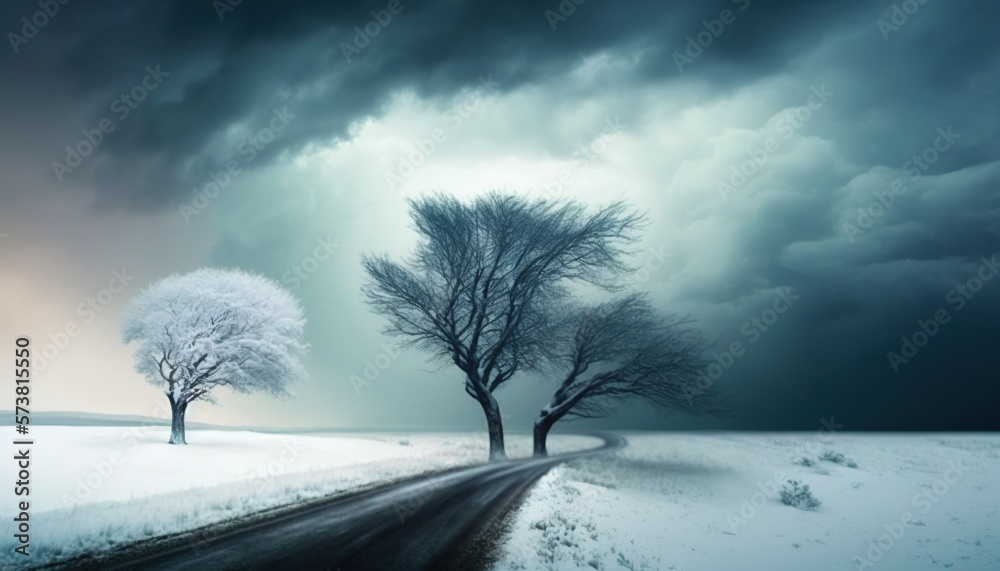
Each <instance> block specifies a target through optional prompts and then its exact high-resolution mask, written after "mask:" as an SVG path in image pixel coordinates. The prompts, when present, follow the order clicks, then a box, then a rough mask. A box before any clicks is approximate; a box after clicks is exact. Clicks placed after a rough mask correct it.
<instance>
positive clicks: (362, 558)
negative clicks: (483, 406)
mask: <svg viewBox="0 0 1000 571" xmlns="http://www.w3.org/2000/svg"><path fill="white" fill-rule="evenodd" d="M590 435H592V436H597V437H599V438H603V439H604V445H603V446H601V447H598V448H594V449H589V450H582V451H578V452H572V453H569V454H561V455H557V456H551V457H548V458H540V459H527V460H514V461H510V462H505V463H500V464H487V465H483V466H475V467H472V468H466V469H461V470H456V471H451V472H447V473H442V474H436V475H430V476H425V477H422V478H418V479H414V480H409V481H405V482H400V483H397V484H393V485H390V486H387V487H383V488H380V489H375V490H370V491H366V492H361V493H359V494H354V495H351V496H346V497H341V498H336V499H334V500H331V501H329V502H326V503H323V504H320V505H314V506H310V507H306V508H303V509H301V510H296V511H293V512H290V513H285V514H282V515H281V516H279V517H276V518H273V519H269V520H266V521H262V522H257V523H253V524H249V525H246V526H243V527H239V528H236V529H232V530H229V531H227V532H225V533H223V534H221V535H219V536H217V537H213V538H210V539H207V540H201V541H199V542H197V544H191V543H186V544H183V545H180V546H176V547H173V548H170V549H166V550H162V551H158V552H154V553H151V554H147V555H146V556H144V557H142V558H141V559H132V560H131V561H129V562H128V563H118V564H115V563H114V562H113V560H110V561H109V560H105V561H104V562H102V563H101V565H100V567H101V568H102V569H142V570H146V569H155V570H182V569H197V570H199V571H213V570H221V569H240V570H254V569H259V570H268V571H270V570H279V569H294V570H296V571H311V570H340V571H351V570H355V569H357V570H366V571H378V570H381V569H387V570H389V569H391V570H402V569H435V570H442V571H445V570H448V569H473V568H476V567H479V566H482V565H483V563H484V559H485V554H484V553H483V551H482V550H481V549H479V547H476V548H472V549H470V547H471V546H470V538H474V537H477V536H480V535H481V534H483V533H484V532H485V530H487V529H488V528H489V527H490V524H491V523H494V520H495V519H496V518H497V516H498V515H499V514H502V513H504V512H505V511H506V510H507V509H508V508H509V507H510V506H511V505H512V504H513V502H514V501H516V500H517V499H518V498H519V497H520V496H521V495H522V494H523V493H524V492H525V490H527V489H528V488H529V487H531V485H532V484H534V483H535V481H536V480H538V478H540V477H542V476H543V475H544V474H545V473H546V472H547V471H548V470H549V469H551V468H552V467H553V466H555V465H557V464H559V463H561V462H565V461H567V460H574V459H577V458H582V457H586V456H591V455H594V454H602V453H605V452H608V451H611V450H617V449H619V448H622V447H624V446H625V439H624V438H622V437H620V436H617V435H614V434H607V433H590ZM125 553H127V552H123V553H122V554H121V555H122V556H124V555H125Z"/></svg>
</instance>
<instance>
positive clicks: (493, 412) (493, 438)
mask: <svg viewBox="0 0 1000 571" xmlns="http://www.w3.org/2000/svg"><path fill="white" fill-rule="evenodd" d="M480 404H482V405H483V412H485V413H486V428H487V429H488V430H489V433H490V462H503V461H504V460H506V459H507V451H506V449H505V448H504V444H503V419H502V418H501V417H500V405H499V404H498V403H497V400H496V399H495V398H493V395H487V400H486V402H482V403H480Z"/></svg>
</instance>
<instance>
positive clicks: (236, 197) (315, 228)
mask: <svg viewBox="0 0 1000 571" xmlns="http://www.w3.org/2000/svg"><path fill="white" fill-rule="evenodd" d="M95 4H96V5H95ZM348 4H349V5H348ZM685 4H686V3H663V2H658V1H632V2H608V1H604V0H586V1H582V0H577V2H571V1H570V0H564V1H563V2H561V3H560V2H557V1H555V0H552V1H550V2H519V1H511V2H463V1H461V0H444V1H439V2H420V1H418V2H411V1H409V0H398V1H397V0H392V1H377V2H365V3H337V2H321V1H302V2H295V3H279V2H263V1H252V0H244V1H243V2H241V3H238V2H236V1H235V0H217V1H215V2H211V1H209V0H204V1H200V2H180V1H179V0H175V1H165V2H124V1H107V2H101V3H87V4H85V3H83V2H82V1H80V0H76V1H67V2H66V3H65V4H64V3H62V2H60V1H58V0H49V1H48V2H46V1H45V0H43V1H42V2H37V1H36V2H30V1H13V2H5V3H4V4H3V6H2V7H0V28H2V29H3V31H4V32H5V34H6V45H4V46H2V48H0V70H2V71H0V73H2V79H0V82H2V83H0V85H2V89H0V120H2V124H3V126H4V128H3V133H4V136H3V137H0V171H2V173H3V176H2V177H0V264H2V269H0V294H2V300H3V301H2V303H0V332H2V335H0V340H6V342H7V343H9V344H11V345H12V344H13V341H14V338H15V336H17V335H24V334H27V335H29V336H31V337H32V339H33V342H34V344H35V346H36V348H37V349H38V350H39V351H41V352H42V354H43V359H44V362H43V363H40V364H39V363H36V365H40V366H39V367H38V371H37V376H36V383H35V385H34V393H33V395H34V396H33V403H32V405H33V408H34V409H35V410H52V411H55V410H76V411H88V412H105V413H120V414H143V415H158V416H163V415H164V414H165V412H164V410H163V409H162V405H164V404H165V398H164V397H163V395H162V393H160V392H159V391H158V390H157V389H155V388H154V387H152V386H150V385H148V384H147V383H145V382H144V381H143V380H142V378H141V377H140V376H139V375H138V374H137V373H135V372H134V370H133V366H132V360H131V349H130V348H129V347H126V346H124V345H123V344H122V343H121V341H120V334H119V328H120V324H121V313H122V309H123V307H124V305H125V304H126V303H127V302H128V300H129V298H131V297H132V296H134V295H135V294H137V293H138V292H139V291H140V290H141V289H142V288H143V287H144V286H145V285H147V284H149V283H151V282H152V281H155V280H157V279H159V278H162V277H164V276H167V275H170V274H172V273H175V272H187V271H191V270H194V269H196V268H199V267H202V266H222V267H240V268H243V269H247V270H252V271H255V272H259V273H262V274H265V275H267V276H270V277H272V278H274V279H275V280H277V281H279V282H282V283H283V284H284V285H286V286H288V287H289V288H291V289H293V290H294V292H295V293H296V295H298V296H299V297H300V299H301V301H302V304H303V307H304V309H305V312H306V315H307V317H308V319H309V323H308V326H307V331H306V333H307V341H308V342H309V343H310V344H311V347H312V348H311V353H310V355H309V357H308V358H307V363H306V365H307V368H308V370H309V374H310V377H309V378H308V379H307V380H304V381H302V382H300V383H298V385H297V387H296V392H297V395H298V398H297V399H296V400H288V401H281V400H274V399H271V398H268V397H265V396H238V395H229V394H222V395H221V398H220V405H219V406H211V405H208V404H198V405H195V406H194V407H193V408H192V409H191V410H190V411H189V412H188V419H189V420H192V421H201V422H217V423H231V424H243V425H247V424H249V425H269V426H346V427H376V426H377V427H387V426H393V427H396V426H398V427H416V428H431V429H435V428H440V429H452V428H476V427H479V426H481V425H482V413H481V410H480V408H479V406H478V404H477V403H475V402H474V401H473V400H472V399H470V398H469V397H468V396H467V395H465V393H464V392H463V391H462V389H461V377H460V375H459V373H458V372H457V370H454V369H452V368H447V367H445V368H441V367H439V366H437V365H436V364H433V363H429V362H427V361H426V359H425V357H424V355H421V354H420V353H417V352H414V351H403V352H401V353H400V354H398V355H397V354H396V352H395V350H394V349H393V348H392V347H393V346H392V345H391V344H390V345H385V346H383V343H387V342H388V341H389V340H387V339H386V338H384V337H383V336H382V335H381V334H380V327H381V325H382V322H381V320H380V319H379V318H378V317H377V316H374V315H372V314H370V313H369V311H368V310H367V308H366V307H365V306H364V304H363V303H362V300H361V295H360V291H359V288H360V285H361V280H362V277H361V273H360V264H359V259H360V256H361V254H362V253H366V252H387V253H389V254H391V255H394V256H401V255H404V254H406V253H407V252H408V251H409V250H410V248H411V247H412V245H413V243H414V240H415V234H414V232H413V231H412V229H411V228H410V226H409V224H408V217H407V207H406V199H407V198H410V197H416V196H421V195H424V194H426V193H429V192H438V191H439V192H444V193H448V194H452V195H456V196H459V197H472V196H476V195H478V194H481V193H484V192H487V191H489V190H491V189H503V190H506V191H510V192H518V193H524V194H526V195H528V196H537V197H546V198H571V199H575V200H580V201H583V202H585V203H587V204H589V205H592V206H593V207H594V208H597V207H599V206H600V205H601V204H606V203H608V202H610V201H614V200H625V201H628V202H629V203H631V204H633V205H635V206H636V207H637V208H639V209H641V210H643V211H645V212H646V213H647V215H648V218H649V226H648V227H647V228H646V230H645V232H644V235H643V241H642V244H641V245H640V253H639V254H638V255H637V256H636V258H635V259H634V260H632V261H633V263H634V265H635V267H636V268H637V269H636V271H635V272H633V273H632V274H630V275H627V276H624V277H623V278H624V279H625V280H626V282H627V283H628V284H629V287H632V288H637V289H640V290H643V291H647V292H649V295H650V296H651V299H652V300H653V301H654V303H655V304H656V306H657V307H659V308H660V309H662V310H663V311H667V312H677V313H685V314H689V315H690V316H691V317H692V318H694V319H695V320H696V324H697V327H698V328H699V329H700V330H702V331H703V332H704V333H705V334H706V335H707V336H708V337H710V338H711V339H713V340H714V341H715V342H716V355H715V362H716V365H715V366H714V368H709V369H708V370H707V371H706V374H707V375H710V376H711V382H712V383H713V384H714V385H716V386H718V387H719V389H720V390H722V391H723V392H724V393H725V394H726V395H728V396H729V397H730V399H731V406H732V408H733V410H734V416H733V417H732V418H731V419H729V420H725V421H705V420H702V419H692V418H685V417H669V418H663V417H661V416H658V415H656V414H653V413H651V412H649V411H645V410H643V409H635V410H628V411H625V412H623V413H621V414H619V415H618V416H616V417H614V418H612V419H610V420H608V421H604V422H598V423H596V425H600V426H611V427H618V428H644V429H652V428H712V427H717V428H727V429H797V430H814V429H819V428H820V427H821V426H823V425H822V423H821V419H827V420H829V419H831V418H832V419H834V421H835V422H836V423H837V424H838V425H842V427H843V428H842V429H843V430H947V429H974V430H995V429H998V428H1000V416H998V415H997V414H996V406H997V404H996V403H997V402H998V400H1000V384H998V379H1000V375H998V372H997V365H996V355H997V354H998V349H997V347H998V342H1000V328H998V325H997V324H998V317H1000V279H997V278H998V277H1000V276H998V273H1000V267H998V265H997V254H998V252H1000V160H998V159H1000V137H998V135H1000V41H998V39H997V34H996V30H995V26H996V21H997V17H998V14H1000V8H997V7H996V6H995V5H994V4H992V3H989V2H985V1H978V2H977V1H971V0H955V1H950V2H945V1H944V0H927V1H926V2H918V1H917V0H906V1H903V2H900V1H897V2H896V3H895V4H893V3H892V2H889V1H884V2H868V1H865V2H862V1H857V0H844V1H842V2H836V3H805V2H792V1H778V0H774V1H770V2H768V1H765V0H733V1H730V0H719V1H715V2H698V3H687V4H690V5H685ZM46 10H47V12H46ZM0 342H2V341H0ZM734 344H737V345H734ZM734 349H735V350H734ZM387 351H388V352H389V353H391V354H392V355H391V356H389V355H386V354H385V353H386V352H387ZM2 353H3V354H4V357H3V360H2V362H4V363H6V365H4V368H5V369H8V370H9V369H10V368H11V367H12V366H13V363H12V362H11V360H10V354H11V352H10V351H2ZM45 356H48V357H49V358H45ZM376 363H377V365H376ZM366 375H367V381H368V383H367V384H366V385H365V386H363V387H357V388H356V385H357V383H352V381H351V378H352V376H354V377H355V378H365V377H366ZM551 390H552V387H551V385H550V384H549V383H548V382H547V381H546V379H544V378H538V377H531V376H526V377H524V378H522V379H520V380H519V381H517V382H512V383H511V384H510V387H509V388H507V389H505V390H504V392H503V393H501V394H500V395H498V398H499V400H500V403H501V407H502V409H503V412H504V415H505V416H506V417H507V425H508V428H509V429H511V430H518V429H520V430H524V429H527V428H528V427H529V426H530V423H531V421H532V419H533V417H534V416H535V415H536V414H537V411H538V410H539V408H540V407H541V406H542V405H543V404H544V402H545V401H546V398H547V396H548V394H549V393H550V392H551ZM0 408H5V407H3V406H2V405H0Z"/></svg>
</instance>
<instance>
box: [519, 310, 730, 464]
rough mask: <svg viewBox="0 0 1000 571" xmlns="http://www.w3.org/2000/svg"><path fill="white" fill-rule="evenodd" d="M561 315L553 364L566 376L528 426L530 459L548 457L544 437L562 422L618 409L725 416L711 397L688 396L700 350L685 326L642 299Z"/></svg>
mask: <svg viewBox="0 0 1000 571" xmlns="http://www.w3.org/2000/svg"><path fill="white" fill-rule="evenodd" d="M562 313H563V316H562V317H560V318H558V319H555V318H554V319H555V320H556V321H560V322H561V323H562V326H561V327H560V328H559V329H560V331H561V332H562V333H561V334H560V335H558V336H557V338H555V339H554V343H557V344H558V345H559V346H560V349H558V350H557V351H556V353H557V356H556V358H555V359H554V361H553V364H554V366H556V367H557V368H558V370H561V371H563V373H564V375H565V376H564V377H563V378H562V379H563V380H562V382H561V383H560V385H559V388H558V390H556V392H555V394H554V395H553V397H552V400H551V402H549V404H548V405H547V406H546V407H545V408H543V409H542V411H541V413H540V414H539V416H538V419H537V420H536V421H535V427H534V454H535V456H545V455H546V454H547V450H546V446H545V441H546V438H547V437H548V434H549V430H550V429H551V428H552V425H554V424H555V423H556V422H558V421H559V420H560V419H562V418H563V417H570V418H573V417H576V418H599V417H604V416H609V415H610V414H612V413H613V412H614V410H615V408H616V407H617V406H618V405H621V404H624V403H644V404H647V405H650V406H652V407H654V408H655V409H657V410H660V411H662V412H685V413H690V414H705V415H712V416H723V415H724V414H725V410H724V409H723V408H722V407H721V406H720V403H719V399H718V393H717V392H716V391H715V390H713V389H711V388H709V389H708V390H698V391H691V390H687V389H690V388H691V387H692V386H693V385H694V383H695V382H696V379H697V376H698V373H699V372H700V371H702V370H703V368H704V367H705V365H706V364H707V363H706V362H705V359H704V354H705V350H706V348H707V343H706V342H705V341H704V339H703V338H702V337H701V335H699V334H698V333H697V332H695V331H694V330H692V329H690V328H688V327H687V326H686V325H687V324H686V321H685V320H684V319H682V318H680V317H677V316H674V315H662V314H659V313H658V312H656V311H655V309H654V308H653V307H652V305H651V304H650V303H649V302H648V301H647V300H646V299H645V297H644V296H642V295H641V294H631V295H627V296H624V297H621V298H619V299H615V300H612V301H609V302H605V303H600V304H597V305H593V306H590V307H583V308H573V309H569V310H567V311H564V312H562Z"/></svg>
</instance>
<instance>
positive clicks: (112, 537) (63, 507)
mask: <svg viewBox="0 0 1000 571" xmlns="http://www.w3.org/2000/svg"><path fill="white" fill-rule="evenodd" d="M169 430H170V429H169V427H162V426H157V427H140V426H137V427H97V426H35V427H32V435H33V437H34V439H35V446H34V447H33V449H32V455H33V458H32V473H31V482H32V486H31V496H30V498H29V499H30V502H31V523H32V529H31V531H32V533H31V539H32V541H31V548H30V552H31V560H32V563H34V564H40V563H42V562H44V561H50V560H52V559H53V558H57V559H62V558H64V557H68V556H72V555H76V554H79V553H82V552H89V551H94V550H100V549H106V548H109V547H113V546H114V545H116V544H121V543H127V542H131V541H135V540H139V539H145V538H149V537H153V536H157V535H163V534H168V533H176V532H181V531H185V530H191V529H195V528H198V527H200V526H203V525H206V524H209V523H213V522H218V521H222V520H226V519H230V518H234V517H238V516H242V515H245V514H248V513H252V512H257V511H260V510H265V509H269V508H274V507H276V506H282V505H287V504H291V503H295V502H299V501H303V500H309V499H313V498H317V497H321V496H325V495H330V494H334V493H338V492H347V491H350V490H352V489H356V488H360V487H364V486H367V485H371V484H374V483H379V482H387V481H390V480H395V479H399V478H403V477H407V476H413V475H416V474H420V473H422V472H427V471H434V470H440V469H444V468H450V467H454V466H463V465H471V464H478V463H483V462H485V460H486V456H487V450H488V446H487V436H486V434H485V432H483V433H466V434H430V433H410V434H402V433H400V434H392V433H375V434H360V433H332V434H331V433H324V434H318V433H308V434H276V433H258V432H249V431H226V430H191V429H189V430H188V442H189V443H190V444H189V445H188V446H172V445H169V444H166V440H167V437H168V435H169ZM598 444H600V440H598V439H594V438H589V437H584V436H558V435H556V436H555V437H554V438H553V439H552V440H551V447H552V448H554V449H555V451H556V452H559V451H564V452H565V451H570V450H575V449H580V448H589V447H593V446H596V445H598ZM8 446H10V445H8ZM507 450H508V455H509V456H511V457H525V456H530V455H531V437H530V436H527V435H516V434H510V435H507ZM11 466H12V463H10V462H5V463H3V465H2V470H4V471H5V472H4V473H3V474H2V477H3V480H4V481H7V482H12V481H14V480H15V479H16V478H15V477H14V476H15V474H13V473H10V474H8V473H7V472H6V471H9V470H11ZM22 499H23V498H22ZM8 507H9V508H11V509H10V511H8V509H7V508H8ZM12 511H13V506H5V508H4V510H3V513H4V514H8V513H11V512H12ZM14 545H15V543H14V539H13V537H12V536H10V535H5V536H3V537H0V554H2V555H0V568H10V566H11V565H12V564H13V563H18V564H20V563H21V561H20V560H18V559H12V558H13V547H14ZM19 557H20V556H19Z"/></svg>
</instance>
